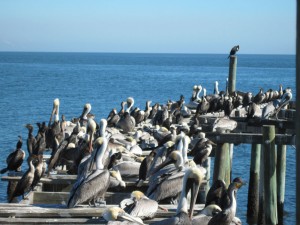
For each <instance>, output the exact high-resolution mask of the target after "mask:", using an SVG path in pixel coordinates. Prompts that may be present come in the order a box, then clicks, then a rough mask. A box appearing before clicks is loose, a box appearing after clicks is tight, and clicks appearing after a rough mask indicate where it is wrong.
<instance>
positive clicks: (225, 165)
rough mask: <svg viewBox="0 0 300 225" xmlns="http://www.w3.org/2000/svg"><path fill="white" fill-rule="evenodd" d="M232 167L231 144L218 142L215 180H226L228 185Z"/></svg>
mask: <svg viewBox="0 0 300 225" xmlns="http://www.w3.org/2000/svg"><path fill="white" fill-rule="evenodd" d="M230 168H231V165H230V152H229V144H228V143H223V144H218V145H217V149H216V153H215V164H214V177H213V182H215V181H216V180H224V181H225V183H226V186H227V187H228V186H229V184H230Z"/></svg>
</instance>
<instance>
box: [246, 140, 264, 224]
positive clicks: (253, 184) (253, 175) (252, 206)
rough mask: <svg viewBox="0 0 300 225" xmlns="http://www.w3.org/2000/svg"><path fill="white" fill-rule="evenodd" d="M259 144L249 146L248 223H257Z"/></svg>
mask: <svg viewBox="0 0 300 225" xmlns="http://www.w3.org/2000/svg"><path fill="white" fill-rule="evenodd" d="M260 155H261V145H260V144H253V145H252V147H251V165H250V180H249V190H248V209H247V222H248V224H257V221H258V210H259V182H260V177H259V174H260V160H261V157H260Z"/></svg>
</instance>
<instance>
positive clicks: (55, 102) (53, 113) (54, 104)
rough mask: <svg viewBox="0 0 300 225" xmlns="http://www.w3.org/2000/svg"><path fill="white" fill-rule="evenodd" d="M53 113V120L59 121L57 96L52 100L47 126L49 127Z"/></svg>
mask: <svg viewBox="0 0 300 225" xmlns="http://www.w3.org/2000/svg"><path fill="white" fill-rule="evenodd" d="M53 115H55V118H54V121H59V99H58V98H56V99H54V101H53V109H52V113H51V116H50V119H49V123H48V127H50V126H51V124H52V117H53Z"/></svg>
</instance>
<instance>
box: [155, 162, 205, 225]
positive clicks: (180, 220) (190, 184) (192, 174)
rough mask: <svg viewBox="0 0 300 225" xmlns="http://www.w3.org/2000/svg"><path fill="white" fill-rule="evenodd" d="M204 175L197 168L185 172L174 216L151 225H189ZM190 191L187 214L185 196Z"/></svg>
mask: <svg viewBox="0 0 300 225" xmlns="http://www.w3.org/2000/svg"><path fill="white" fill-rule="evenodd" d="M203 178H204V174H203V173H202V172H201V170H200V169H199V168H197V167H192V168H189V169H187V170H186V172H185V175H184V178H183V186H182V192H181V196H180V200H179V203H178V207H177V211H176V215H175V216H174V217H172V218H169V219H166V220H162V221H159V222H155V223H152V224H153V225H191V224H192V222H191V218H192V216H193V212H194V206H195V203H196V199H197V196H198V191H199V188H200V185H201V182H202V180H203ZM189 190H191V203H190V211H189V212H188V200H187V194H188V192H189Z"/></svg>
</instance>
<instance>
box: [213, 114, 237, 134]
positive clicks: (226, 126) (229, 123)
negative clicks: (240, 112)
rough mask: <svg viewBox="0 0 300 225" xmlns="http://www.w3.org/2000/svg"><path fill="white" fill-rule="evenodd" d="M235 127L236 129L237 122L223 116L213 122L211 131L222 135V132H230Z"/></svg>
mask: <svg viewBox="0 0 300 225" xmlns="http://www.w3.org/2000/svg"><path fill="white" fill-rule="evenodd" d="M236 127H237V122H236V121H235V120H231V119H229V117H227V116H225V117H222V118H218V119H216V120H215V122H214V124H213V128H212V131H213V132H214V131H216V132H218V133H224V132H230V131H232V130H234V129H235V128H236Z"/></svg>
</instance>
